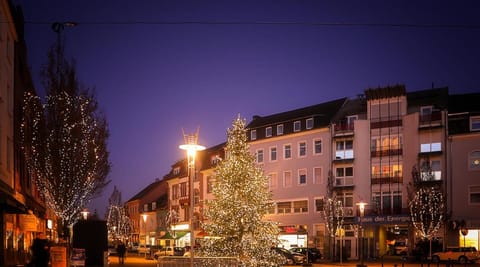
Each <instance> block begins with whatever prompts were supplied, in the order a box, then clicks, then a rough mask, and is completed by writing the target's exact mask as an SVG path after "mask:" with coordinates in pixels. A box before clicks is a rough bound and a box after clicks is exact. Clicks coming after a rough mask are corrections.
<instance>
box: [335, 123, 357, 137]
mask: <svg viewBox="0 0 480 267" xmlns="http://www.w3.org/2000/svg"><path fill="white" fill-rule="evenodd" d="M354 130H355V128H354V124H353V123H347V122H337V123H335V126H334V127H333V131H334V135H346V134H353V131H354Z"/></svg>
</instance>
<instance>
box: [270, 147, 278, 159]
mask: <svg viewBox="0 0 480 267" xmlns="http://www.w3.org/2000/svg"><path fill="white" fill-rule="evenodd" d="M276 160H277V148H276V147H271V148H270V161H276Z"/></svg>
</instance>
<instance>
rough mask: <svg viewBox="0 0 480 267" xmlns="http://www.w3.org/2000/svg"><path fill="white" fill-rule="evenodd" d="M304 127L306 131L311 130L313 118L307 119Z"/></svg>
mask: <svg viewBox="0 0 480 267" xmlns="http://www.w3.org/2000/svg"><path fill="white" fill-rule="evenodd" d="M306 125H307V129H312V128H313V118H310V119H307V122H306Z"/></svg>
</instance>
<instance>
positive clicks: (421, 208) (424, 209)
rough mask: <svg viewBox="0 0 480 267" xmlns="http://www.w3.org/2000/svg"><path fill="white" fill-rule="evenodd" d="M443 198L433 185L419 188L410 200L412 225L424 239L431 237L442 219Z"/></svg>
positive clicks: (443, 210) (443, 211)
mask: <svg viewBox="0 0 480 267" xmlns="http://www.w3.org/2000/svg"><path fill="white" fill-rule="evenodd" d="M444 213H445V200H444V197H443V193H442V192H441V191H440V190H439V189H437V188H435V187H421V188H419V189H418V190H417V191H416V193H415V196H414V198H413V199H412V201H411V202H410V215H411V218H412V223H413V227H415V229H416V230H417V232H418V233H419V234H420V236H422V237H423V238H426V239H431V238H432V237H433V236H434V235H435V233H436V232H437V231H438V230H439V229H440V227H441V226H442V223H443V220H444Z"/></svg>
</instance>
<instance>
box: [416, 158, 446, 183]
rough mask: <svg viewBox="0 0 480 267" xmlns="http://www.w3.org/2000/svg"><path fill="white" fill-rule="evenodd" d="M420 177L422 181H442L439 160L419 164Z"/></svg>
mask: <svg viewBox="0 0 480 267" xmlns="http://www.w3.org/2000/svg"><path fill="white" fill-rule="evenodd" d="M420 177H421V179H422V181H440V180H441V179H442V169H441V164H440V160H432V161H423V162H422V163H421V169H420Z"/></svg>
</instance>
